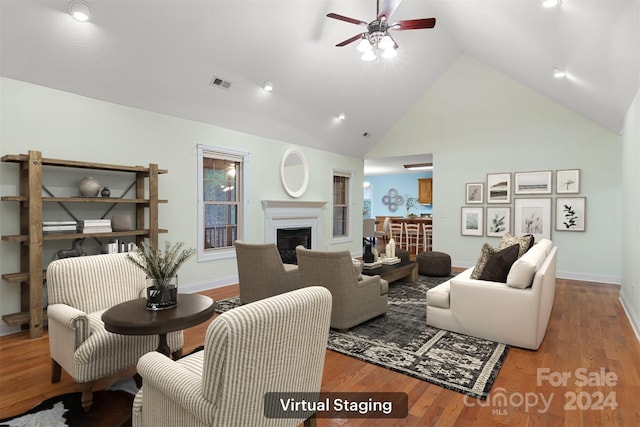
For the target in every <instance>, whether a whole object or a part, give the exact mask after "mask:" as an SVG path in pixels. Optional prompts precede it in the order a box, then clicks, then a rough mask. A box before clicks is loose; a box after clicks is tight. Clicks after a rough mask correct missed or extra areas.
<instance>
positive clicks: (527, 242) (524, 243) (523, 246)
mask: <svg viewBox="0 0 640 427" xmlns="http://www.w3.org/2000/svg"><path fill="white" fill-rule="evenodd" d="M534 240H535V239H534V237H533V235H531V234H525V235H524V236H520V237H517V236H512V235H511V234H510V233H505V235H504V236H502V240H501V241H500V244H499V245H498V249H504V248H508V247H509V246H511V245H515V244H516V243H517V244H518V245H520V250H519V251H518V258H520V257H521V256H522V255H524V253H525V252H527V251H528V250H529V249H530V248H531V246H533V243H534V242H533V241H534Z"/></svg>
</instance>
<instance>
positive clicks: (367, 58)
mask: <svg viewBox="0 0 640 427" xmlns="http://www.w3.org/2000/svg"><path fill="white" fill-rule="evenodd" d="M376 58H377V56H376V54H375V53H373V49H371V50H368V51H366V52H365V53H363V54H362V56H361V57H360V59H362V60H363V61H373V60H375V59H376Z"/></svg>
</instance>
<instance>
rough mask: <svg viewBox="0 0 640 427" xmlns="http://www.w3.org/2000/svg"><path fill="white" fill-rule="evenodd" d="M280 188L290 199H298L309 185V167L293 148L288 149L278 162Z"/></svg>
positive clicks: (299, 153) (300, 154)
mask: <svg viewBox="0 0 640 427" xmlns="http://www.w3.org/2000/svg"><path fill="white" fill-rule="evenodd" d="M280 179H281V180H282V186H283V187H284V190H285V191H286V192H287V194H288V195H290V196H291V197H300V196H302V195H303V194H304V192H305V191H307V185H309V166H308V165H307V159H305V157H304V155H303V154H302V153H301V152H300V151H298V150H296V149H295V148H289V149H288V150H287V151H286V152H285V153H284V155H283V156H282V161H281V162H280Z"/></svg>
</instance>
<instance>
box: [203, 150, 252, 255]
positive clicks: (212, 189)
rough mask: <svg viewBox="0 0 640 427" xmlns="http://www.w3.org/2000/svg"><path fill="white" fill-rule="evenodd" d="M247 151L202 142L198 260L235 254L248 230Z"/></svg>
mask: <svg viewBox="0 0 640 427" xmlns="http://www.w3.org/2000/svg"><path fill="white" fill-rule="evenodd" d="M246 163H247V153H241V152H238V151H233V150H229V149H225V148H220V147H209V146H204V145H200V146H198V260H199V261H207V260H213V259H223V258H231V257H234V256H235V250H234V242H235V241H236V240H238V239H242V236H243V234H244V232H245V231H244V224H243V220H242V218H243V210H244V209H243V208H244V194H243V193H244V192H243V189H244V181H245V180H244V177H245V174H246Z"/></svg>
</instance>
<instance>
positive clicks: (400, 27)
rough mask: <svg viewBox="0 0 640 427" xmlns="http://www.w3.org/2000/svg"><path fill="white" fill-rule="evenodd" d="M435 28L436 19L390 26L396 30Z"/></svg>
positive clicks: (395, 23) (398, 23) (410, 20)
mask: <svg viewBox="0 0 640 427" xmlns="http://www.w3.org/2000/svg"><path fill="white" fill-rule="evenodd" d="M435 26H436V18H425V19H408V20H406V21H398V22H394V23H393V24H391V25H389V28H393V29H394V30H421V29H423V28H433V27H435Z"/></svg>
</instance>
